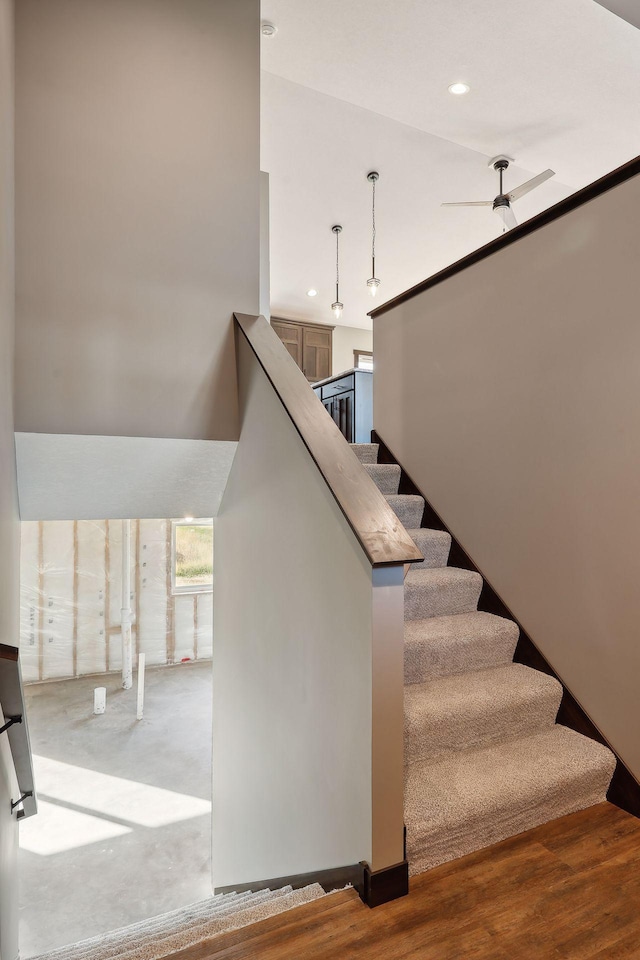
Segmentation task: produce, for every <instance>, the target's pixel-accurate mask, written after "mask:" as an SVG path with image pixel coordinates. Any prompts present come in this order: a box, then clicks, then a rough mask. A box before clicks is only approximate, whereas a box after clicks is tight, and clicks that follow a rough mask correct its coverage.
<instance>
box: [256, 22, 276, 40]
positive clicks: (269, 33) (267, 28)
mask: <svg viewBox="0 0 640 960" xmlns="http://www.w3.org/2000/svg"><path fill="white" fill-rule="evenodd" d="M277 32H278V28H277V27H276V26H275V24H273V23H270V22H269V21H268V20H263V21H262V23H261V24H260V33H261V34H262V36H263V37H274V36H275V35H276V33H277Z"/></svg>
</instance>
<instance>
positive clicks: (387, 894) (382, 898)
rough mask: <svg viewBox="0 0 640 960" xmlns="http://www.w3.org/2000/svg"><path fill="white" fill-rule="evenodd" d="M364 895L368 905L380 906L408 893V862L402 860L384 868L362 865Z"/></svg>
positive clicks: (363, 898)
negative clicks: (374, 868) (373, 868)
mask: <svg viewBox="0 0 640 960" xmlns="http://www.w3.org/2000/svg"><path fill="white" fill-rule="evenodd" d="M364 868H365V869H364V896H363V897H362V900H363V901H364V903H366V905H367V906H368V907H380V906H382V904H383V903H389V902H390V901H391V900H399V899H400V897H406V896H407V894H408V893H409V862H408V861H407V860H403V861H402V863H396V864H395V865H394V866H393V867H385V868H384V870H375V871H373V870H371V868H370V867H369V864H365V865H364Z"/></svg>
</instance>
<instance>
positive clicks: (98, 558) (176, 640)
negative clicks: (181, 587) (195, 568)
mask: <svg viewBox="0 0 640 960" xmlns="http://www.w3.org/2000/svg"><path fill="white" fill-rule="evenodd" d="M21 526H22V557H21V569H20V573H21V578H20V615H21V621H20V655H21V661H22V669H23V674H24V678H25V680H26V681H27V682H36V681H39V680H52V679H62V678H65V677H77V676H83V675H87V674H97V673H105V672H109V671H118V670H120V669H121V668H122V649H121V633H120V608H121V606H122V591H121V576H122V521H120V520H96V521H91V520H77V521H66V520H60V521H39V522H36V521H29V522H25V523H22V525H21ZM171 537H172V528H171V520H164V519H161V520H132V521H131V593H130V602H131V610H132V616H133V622H132V636H133V644H134V658H136V657H137V654H138V653H144V654H145V655H146V662H147V664H171V663H179V662H180V661H185V660H202V659H207V658H210V657H211V654H212V634H213V593H212V592H211V591H209V592H203V591H202V590H199V591H197V592H194V593H185V592H182V593H179V594H174V593H173V592H172V587H171V564H172V550H171Z"/></svg>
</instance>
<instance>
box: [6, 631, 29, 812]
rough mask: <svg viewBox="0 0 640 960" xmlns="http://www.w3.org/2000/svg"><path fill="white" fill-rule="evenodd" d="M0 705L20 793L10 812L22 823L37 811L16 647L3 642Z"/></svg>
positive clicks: (14, 799) (12, 801) (14, 798)
mask: <svg viewBox="0 0 640 960" xmlns="http://www.w3.org/2000/svg"><path fill="white" fill-rule="evenodd" d="M0 706H1V707H2V712H3V714H4V724H3V726H2V727H1V729H2V733H3V734H4V733H6V734H7V736H8V737H9V746H10V747H11V755H12V757H13V765H14V768H15V771H16V778H17V781H18V787H19V794H20V795H19V796H17V797H12V799H11V809H12V810H15V811H16V816H17V818H18V819H19V820H21V819H23V818H25V817H32V816H33V815H34V814H35V813H37V812H38V808H37V803H36V793H35V786H34V780H33V764H32V761H31V744H30V741H29V728H28V726H27V717H26V711H25V703H24V695H23V685H22V675H21V672H20V659H19V654H18V648H17V647H11V646H8V645H7V644H3V643H2V644H0Z"/></svg>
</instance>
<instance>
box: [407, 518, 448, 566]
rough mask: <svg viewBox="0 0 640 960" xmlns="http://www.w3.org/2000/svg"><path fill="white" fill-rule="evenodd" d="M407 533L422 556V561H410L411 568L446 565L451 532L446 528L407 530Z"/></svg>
mask: <svg viewBox="0 0 640 960" xmlns="http://www.w3.org/2000/svg"><path fill="white" fill-rule="evenodd" d="M407 533H408V534H409V536H410V537H411V539H412V540H413V542H414V543H415V545H416V547H417V548H418V550H419V551H420V553H421V554H422V556H423V557H424V560H423V561H422V563H412V564H411V569H412V570H420V569H424V568H426V567H446V565H447V561H448V559H449V551H450V549H451V534H449V533H447V532H446V530H428V529H427V528H426V527H421V528H420V529H419V530H407Z"/></svg>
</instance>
